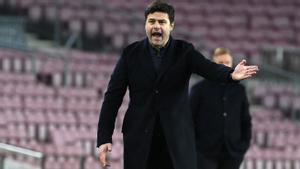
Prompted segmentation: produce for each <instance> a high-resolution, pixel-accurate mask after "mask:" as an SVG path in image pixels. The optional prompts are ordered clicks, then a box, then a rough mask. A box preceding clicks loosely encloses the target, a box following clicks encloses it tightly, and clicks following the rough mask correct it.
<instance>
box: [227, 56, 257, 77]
mask: <svg viewBox="0 0 300 169" xmlns="http://www.w3.org/2000/svg"><path fill="white" fill-rule="evenodd" d="M257 72H258V66H246V60H242V61H241V62H240V63H239V64H238V65H237V66H236V67H235V68H234V71H233V72H232V73H231V78H232V79H233V80H243V79H247V78H250V77H252V76H253V75H255V74H256V73H257Z"/></svg>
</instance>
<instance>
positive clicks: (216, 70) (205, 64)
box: [187, 45, 234, 82]
mask: <svg viewBox="0 0 300 169" xmlns="http://www.w3.org/2000/svg"><path fill="white" fill-rule="evenodd" d="M187 57H188V64H189V68H190V71H191V73H196V74H199V75H200V76H203V77H204V78H206V79H209V80H211V81H219V82H234V80H232V78H231V73H232V72H233V70H234V69H232V68H230V67H227V66H224V65H222V64H216V63H214V62H212V61H210V60H209V59H206V58H205V57H204V56H203V55H202V54H201V53H200V52H198V51H197V50H196V49H195V48H194V47H193V45H190V47H189V50H188V54H187Z"/></svg>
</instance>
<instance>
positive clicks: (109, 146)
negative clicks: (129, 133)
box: [107, 144, 112, 152]
mask: <svg viewBox="0 0 300 169" xmlns="http://www.w3.org/2000/svg"><path fill="white" fill-rule="evenodd" d="M107 150H108V151H109V152H111V150H112V145H111V144H108V146H107Z"/></svg>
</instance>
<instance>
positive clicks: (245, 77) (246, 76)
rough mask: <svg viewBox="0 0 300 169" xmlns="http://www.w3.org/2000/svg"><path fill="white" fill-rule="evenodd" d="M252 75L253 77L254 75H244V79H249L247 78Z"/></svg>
mask: <svg viewBox="0 0 300 169" xmlns="http://www.w3.org/2000/svg"><path fill="white" fill-rule="evenodd" d="M250 77H252V75H245V76H244V77H243V79H247V78H250Z"/></svg>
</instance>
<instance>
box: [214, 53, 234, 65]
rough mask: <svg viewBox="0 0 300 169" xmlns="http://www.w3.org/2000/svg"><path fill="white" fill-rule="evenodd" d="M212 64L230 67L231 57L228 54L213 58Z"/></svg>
mask: <svg viewBox="0 0 300 169" xmlns="http://www.w3.org/2000/svg"><path fill="white" fill-rule="evenodd" d="M213 60H214V62H216V63H218V64H223V65H225V66H228V67H232V57H231V56H230V55H229V54H224V55H218V56H214V58H213Z"/></svg>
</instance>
